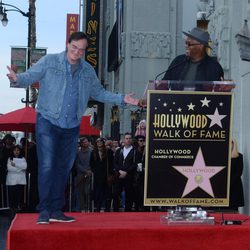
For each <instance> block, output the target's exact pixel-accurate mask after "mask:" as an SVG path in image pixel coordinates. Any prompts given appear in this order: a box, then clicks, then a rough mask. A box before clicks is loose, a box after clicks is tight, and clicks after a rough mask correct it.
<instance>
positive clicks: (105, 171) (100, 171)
mask: <svg viewBox="0 0 250 250" xmlns="http://www.w3.org/2000/svg"><path fill="white" fill-rule="evenodd" d="M90 167H91V171H92V172H93V173H94V182H95V183H96V184H99V185H106V184H107V177H108V175H112V174H113V152H112V151H111V150H107V155H106V157H105V158H103V159H101V158H100V156H99V153H98V152H96V151H95V150H93V151H92V152H91V155H90Z"/></svg>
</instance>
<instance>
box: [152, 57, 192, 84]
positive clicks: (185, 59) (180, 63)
mask: <svg viewBox="0 0 250 250" xmlns="http://www.w3.org/2000/svg"><path fill="white" fill-rule="evenodd" d="M187 61H189V57H187V56H185V58H184V60H183V61H181V62H179V63H177V64H175V65H173V66H172V67H170V68H168V69H167V70H164V71H162V72H161V73H159V74H158V75H156V77H155V81H156V80H157V78H158V77H159V76H161V75H163V74H164V73H165V74H166V73H167V72H169V71H171V70H173V69H175V68H177V67H178V66H180V65H182V64H183V63H185V62H187ZM176 80H177V79H176Z"/></svg>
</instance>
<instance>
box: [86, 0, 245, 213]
mask: <svg viewBox="0 0 250 250" xmlns="http://www.w3.org/2000/svg"><path fill="white" fill-rule="evenodd" d="M84 2H86V1H84ZM93 2H101V3H100V37H101V43H100V51H99V55H98V56H99V57H100V63H99V69H98V72H99V77H100V78H101V80H102V83H103V84H104V86H105V87H106V89H108V90H111V91H114V92H116V91H117V92H123V93H130V92H134V93H135V94H136V97H138V98H140V97H141V96H142V95H143V93H144V90H145V87H146V86H147V83H148V81H149V80H155V78H156V76H157V75H158V74H159V73H160V72H163V71H164V70H166V69H167V67H168V65H169V63H170V62H171V60H172V59H173V58H174V57H175V56H176V55H179V54H181V53H183V52H184V42H183V35H182V31H187V30H190V29H191V28H193V27H194V26H196V25H198V24H199V21H200V20H203V21H206V22H205V23H206V24H207V29H208V31H209V33H210V35H211V40H212V53H213V54H214V55H215V56H217V58H218V60H219V62H220V64H221V65H222V67H223V69H224V72H225V79H232V80H233V81H235V82H236V88H235V89H234V118H233V131H232V134H233V138H234V139H236V141H237V143H238V148H239V151H240V152H241V153H242V154H243V156H244V173H243V183H244V192H245V207H244V208H243V209H242V211H243V212H245V213H247V214H250V197H249V191H248V190H249V186H250V177H249V176H250V170H249V168H248V166H249V165H250V158H249V151H250V149H249V148H250V132H249V127H250V116H249V115H248V110H250V103H249V101H248V98H249V95H250V86H249V81H250V70H249V68H250V67H249V66H250V31H249V30H248V21H249V20H250V1H249V0H242V1H233V0H192V1H190V0H188V1H187V0H158V1H151V0H103V1H93ZM85 6H86V5H85ZM83 12H84V11H83ZM83 23H84V22H83ZM83 26H84V27H83V30H86V27H87V24H86V23H85V24H83ZM161 77H162V76H159V78H158V79H159V80H160V79H161ZM100 110H102V112H101V114H102V118H103V119H102V122H101V123H102V124H103V126H102V130H103V136H116V135H118V136H119V137H120V136H122V135H123V134H124V133H125V132H128V131H132V132H134V129H135V126H136V125H137V123H138V121H139V120H140V119H142V118H144V117H145V112H144V111H143V110H140V109H137V108H135V107H129V106H128V107H127V108H126V109H120V108H119V107H112V106H110V105H105V106H104V107H103V109H100Z"/></svg>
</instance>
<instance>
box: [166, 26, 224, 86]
mask: <svg viewBox="0 0 250 250" xmlns="http://www.w3.org/2000/svg"><path fill="white" fill-rule="evenodd" d="M183 33H184V34H185V35H186V36H187V38H186V41H185V47H186V54H185V55H184V54H183V55H179V56H177V57H176V58H175V59H174V60H173V61H172V62H171V64H170V66H169V67H168V70H167V71H166V73H165V75H164V77H163V80H177V81H187V82H193V81H221V80H223V78H224V72H223V69H222V67H221V65H220V64H219V63H218V62H217V60H216V59H215V58H213V57H210V56H208V54H207V48H210V46H209V41H210V36H209V33H208V32H206V31H204V30H202V29H200V28H193V29H192V30H191V31H190V32H189V33H187V32H183ZM174 88H175V89H179V90H182V89H183V86H174ZM196 90H201V89H200V87H199V89H197V87H196Z"/></svg>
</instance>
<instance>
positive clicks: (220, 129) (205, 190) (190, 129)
mask: <svg viewBox="0 0 250 250" xmlns="http://www.w3.org/2000/svg"><path fill="white" fill-rule="evenodd" d="M147 103H148V104H147V112H148V113H147V146H146V169H145V171H146V173H145V190H144V191H145V192H144V204H145V205H150V206H154V205H155V206H176V205H184V206H205V207H211V206H216V207H218V206H228V204H229V184H230V182H229V181H230V162H231V125H232V107H233V95H232V93H230V92H190V91H162V90H149V91H148V97H147Z"/></svg>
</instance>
